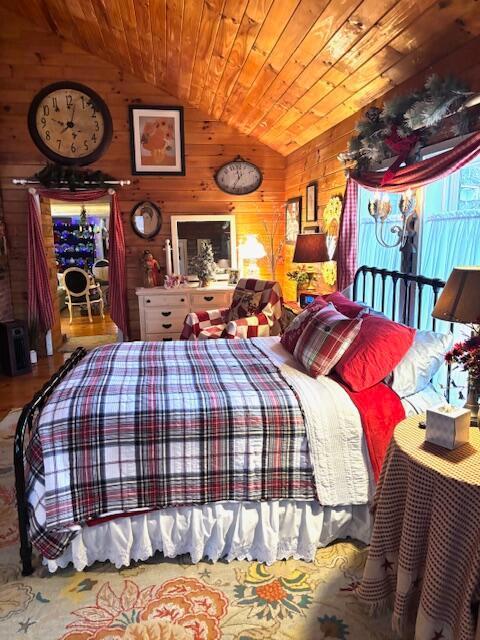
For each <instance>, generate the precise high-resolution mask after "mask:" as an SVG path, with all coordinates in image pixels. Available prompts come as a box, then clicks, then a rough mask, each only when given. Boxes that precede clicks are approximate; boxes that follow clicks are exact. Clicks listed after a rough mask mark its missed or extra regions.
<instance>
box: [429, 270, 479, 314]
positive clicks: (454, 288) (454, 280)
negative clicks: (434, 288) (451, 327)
mask: <svg viewBox="0 0 480 640" xmlns="http://www.w3.org/2000/svg"><path fill="white" fill-rule="evenodd" d="M432 316H433V317H434V318H438V319H439V320H446V321H447V322H463V323H472V324H480V267H455V268H454V269H453V271H452V273H451V274H450V275H449V277H448V280H447V283H446V285H445V288H444V289H443V291H442V293H441V294H440V297H439V299H438V300H437V304H436V305H435V307H434V309H433V311H432Z"/></svg>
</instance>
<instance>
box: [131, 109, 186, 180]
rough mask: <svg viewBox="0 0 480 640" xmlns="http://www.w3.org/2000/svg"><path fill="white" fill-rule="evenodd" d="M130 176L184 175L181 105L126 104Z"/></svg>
mask: <svg viewBox="0 0 480 640" xmlns="http://www.w3.org/2000/svg"><path fill="white" fill-rule="evenodd" d="M129 115H130V142H131V159H132V174H133V175H137V176H138V175H144V176H153V175H164V176H166V175H170V176H184V175H185V145H184V134H183V107H149V106H144V105H130V107H129Z"/></svg>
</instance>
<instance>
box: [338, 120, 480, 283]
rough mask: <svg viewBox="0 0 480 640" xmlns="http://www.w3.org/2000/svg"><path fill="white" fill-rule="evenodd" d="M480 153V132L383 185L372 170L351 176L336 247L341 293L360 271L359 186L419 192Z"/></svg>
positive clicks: (412, 166) (411, 166) (412, 165)
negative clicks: (358, 244) (417, 190)
mask: <svg viewBox="0 0 480 640" xmlns="http://www.w3.org/2000/svg"><path fill="white" fill-rule="evenodd" d="M478 154H480V132H477V133H474V134H473V135H471V136H470V137H469V138H467V139H466V140H464V141H463V142H460V143H459V144H458V145H457V146H456V147H454V148H453V149H451V150H450V151H447V152H445V153H442V154H440V155H438V156H434V157H433V158H427V159H426V160H421V161H420V162H416V163H415V164H411V165H409V166H406V167H402V168H401V169H399V170H398V171H397V172H396V173H395V175H393V176H392V177H390V178H389V179H388V180H387V181H386V182H385V183H384V184H382V179H383V177H384V175H383V173H381V172H373V171H370V172H368V173H364V174H362V175H361V176H355V177H349V178H348V180H347V186H346V189H345V196H344V200H343V210H342V218H341V220H340V231H339V239H338V247H337V272H338V276H337V282H338V288H339V289H340V290H342V289H345V288H346V287H348V286H349V285H350V284H351V283H352V282H353V278H354V276H355V272H356V270H357V208H358V185H361V186H362V187H365V188H366V189H371V190H375V189H379V190H381V191H388V192H402V191H405V190H406V189H409V188H410V189H416V188H418V187H422V186H424V185H426V184H429V183H430V182H435V180H440V178H446V177H447V176H449V175H450V174H451V173H454V172H455V171H458V170H459V169H461V168H462V167H463V166H464V165H465V164H467V163H468V162H470V161H471V160H473V159H474V158H476V156H477V155H478Z"/></svg>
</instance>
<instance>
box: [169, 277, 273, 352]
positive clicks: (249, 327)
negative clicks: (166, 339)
mask: <svg viewBox="0 0 480 640" xmlns="http://www.w3.org/2000/svg"><path fill="white" fill-rule="evenodd" d="M245 293H246V294H248V296H249V297H250V296H252V301H253V302H255V303H256V299H257V294H259V303H258V306H257V308H256V309H255V312H254V314H252V315H251V316H247V317H248V318H249V321H248V323H243V322H242V321H243V320H245V318H239V319H236V320H233V321H229V315H228V314H229V309H215V310H212V311H199V312H198V313H189V314H188V315H187V317H186V318H185V323H184V326H183V331H182V335H181V336H180V339H181V340H198V339H200V334H201V333H203V331H205V330H206V329H208V328H209V327H211V326H218V327H219V326H220V325H223V328H222V331H221V332H219V330H214V331H211V332H207V334H205V335H203V336H202V337H201V339H204V338H205V336H206V335H208V337H223V338H238V337H248V338H253V337H255V336H278V335H279V334H280V330H281V326H280V319H281V317H282V311H283V298H282V289H281V287H280V285H279V283H278V282H273V281H271V280H256V279H253V278H242V279H241V280H239V282H238V284H237V286H236V288H235V294H234V295H235V296H236V297H237V299H238V298H240V297H241V296H242V295H243V294H245ZM252 306H253V305H252ZM249 310H251V309H249ZM250 318H257V320H250ZM225 325H226V326H225ZM237 330H238V332H239V335H236V334H235V331H237Z"/></svg>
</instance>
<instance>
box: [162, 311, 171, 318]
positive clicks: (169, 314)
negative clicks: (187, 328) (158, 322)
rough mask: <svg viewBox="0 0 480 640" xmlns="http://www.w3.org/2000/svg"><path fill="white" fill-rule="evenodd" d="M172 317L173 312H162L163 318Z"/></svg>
mask: <svg viewBox="0 0 480 640" xmlns="http://www.w3.org/2000/svg"><path fill="white" fill-rule="evenodd" d="M171 315H172V312H171V311H162V316H164V317H165V318H166V317H167V316H171Z"/></svg>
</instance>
